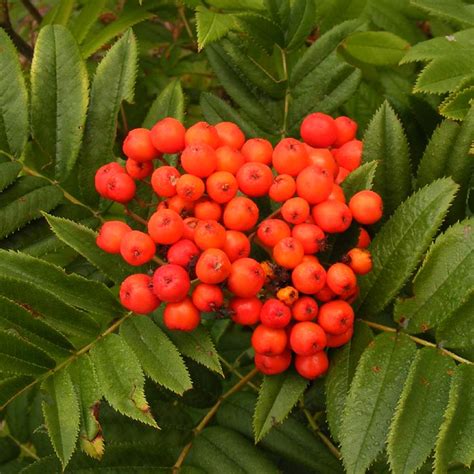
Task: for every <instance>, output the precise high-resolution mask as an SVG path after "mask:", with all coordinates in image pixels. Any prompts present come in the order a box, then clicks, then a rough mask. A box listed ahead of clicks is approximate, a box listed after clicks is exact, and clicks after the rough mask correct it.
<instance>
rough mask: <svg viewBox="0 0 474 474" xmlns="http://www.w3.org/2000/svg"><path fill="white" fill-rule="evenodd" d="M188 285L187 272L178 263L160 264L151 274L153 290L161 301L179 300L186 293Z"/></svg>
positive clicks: (173, 301) (189, 284)
mask: <svg viewBox="0 0 474 474" xmlns="http://www.w3.org/2000/svg"><path fill="white" fill-rule="evenodd" d="M190 287H191V282H190V280H189V274H188V272H187V271H186V270H185V269H184V268H183V267H181V266H179V265H174V264H167V265H162V266H161V267H158V268H157V269H156V270H155V273H154V274H153V291H154V292H155V295H156V296H158V298H159V299H160V300H161V301H166V302H167V303H176V302H178V301H181V300H183V299H184V298H185V296H186V295H187V294H188V291H189V289H190Z"/></svg>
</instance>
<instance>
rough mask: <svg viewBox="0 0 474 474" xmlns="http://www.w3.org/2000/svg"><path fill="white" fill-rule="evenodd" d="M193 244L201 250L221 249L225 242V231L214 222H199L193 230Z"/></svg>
mask: <svg viewBox="0 0 474 474" xmlns="http://www.w3.org/2000/svg"><path fill="white" fill-rule="evenodd" d="M194 242H196V245H197V246H198V247H199V248H200V249H202V250H206V249H210V248H215V249H222V248H224V245H225V242H226V230H225V228H224V227H223V226H222V225H220V224H219V223H218V222H216V221H211V220H206V221H200V222H199V223H198V225H197V226H196V229H195V230H194Z"/></svg>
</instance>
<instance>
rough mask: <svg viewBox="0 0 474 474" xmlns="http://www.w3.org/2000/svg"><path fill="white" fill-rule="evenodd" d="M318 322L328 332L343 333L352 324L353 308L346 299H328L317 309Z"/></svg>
mask: <svg viewBox="0 0 474 474" xmlns="http://www.w3.org/2000/svg"><path fill="white" fill-rule="evenodd" d="M318 323H319V325H320V326H321V327H322V328H323V329H324V330H325V331H326V332H327V333H328V334H333V335H336V336H337V335H340V334H343V333H345V332H346V331H347V330H348V329H349V328H351V327H352V326H353V325H354V310H353V309H352V306H351V305H350V304H349V303H347V302H346V301H342V300H334V301H330V302H329V303H325V304H323V305H322V306H321V308H320V309H319V316H318Z"/></svg>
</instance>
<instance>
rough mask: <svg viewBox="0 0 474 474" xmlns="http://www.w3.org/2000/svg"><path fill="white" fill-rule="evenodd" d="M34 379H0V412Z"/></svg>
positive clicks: (22, 376) (24, 376) (21, 376)
mask: <svg viewBox="0 0 474 474" xmlns="http://www.w3.org/2000/svg"><path fill="white" fill-rule="evenodd" d="M32 382H34V378H33V377H30V376H27V375H15V376H13V377H7V378H0V410H3V409H4V408H5V406H6V405H8V403H9V402H10V401H11V399H12V397H14V396H15V395H16V394H18V393H20V392H22V391H23V390H24V389H25V388H26V387H28V386H29V385H30V384H31V383H32Z"/></svg>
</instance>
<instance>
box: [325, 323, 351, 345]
mask: <svg viewBox="0 0 474 474" xmlns="http://www.w3.org/2000/svg"><path fill="white" fill-rule="evenodd" d="M353 334H354V326H351V327H350V328H349V329H348V330H347V331H346V332H343V333H342V334H338V335H337V336H335V335H333V334H327V344H326V345H327V347H340V346H343V345H344V344H346V343H347V342H349V341H350V340H351V339H352V335H353Z"/></svg>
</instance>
